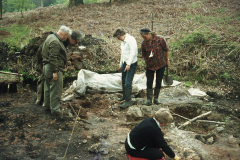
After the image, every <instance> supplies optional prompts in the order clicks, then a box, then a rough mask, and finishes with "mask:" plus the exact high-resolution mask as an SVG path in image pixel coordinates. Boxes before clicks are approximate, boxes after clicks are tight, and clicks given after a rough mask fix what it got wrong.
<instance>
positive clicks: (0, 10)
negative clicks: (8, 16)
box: [0, 0, 2, 20]
mask: <svg viewBox="0 0 240 160" xmlns="http://www.w3.org/2000/svg"><path fill="white" fill-rule="evenodd" d="M0 12H1V17H0V20H2V0H0Z"/></svg>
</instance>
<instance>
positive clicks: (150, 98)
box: [143, 89, 153, 106]
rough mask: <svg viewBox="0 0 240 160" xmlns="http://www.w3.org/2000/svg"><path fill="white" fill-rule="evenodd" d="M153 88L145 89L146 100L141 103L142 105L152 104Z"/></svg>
mask: <svg viewBox="0 0 240 160" xmlns="http://www.w3.org/2000/svg"><path fill="white" fill-rule="evenodd" d="M152 91H153V90H152V89H147V101H146V102H145V103H143V105H147V106H151V105H152V96H153V92H152Z"/></svg>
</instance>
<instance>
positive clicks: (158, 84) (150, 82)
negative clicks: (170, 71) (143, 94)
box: [146, 66, 165, 89]
mask: <svg viewBox="0 0 240 160" xmlns="http://www.w3.org/2000/svg"><path fill="white" fill-rule="evenodd" d="M164 71H165V66H164V67H162V68H160V69H159V70H156V86H155V88H156V89H161V87H162V79H163V74H164ZM154 72H155V71H152V70H149V69H147V70H146V76H147V89H152V86H153V79H154Z"/></svg>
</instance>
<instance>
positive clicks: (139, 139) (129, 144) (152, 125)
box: [125, 108, 180, 160]
mask: <svg viewBox="0 0 240 160" xmlns="http://www.w3.org/2000/svg"><path fill="white" fill-rule="evenodd" d="M172 120H173V117H172V115H171V113H170V112H169V110H168V109H165V108H161V109H159V110H158V111H157V112H156V113H155V115H154V117H152V118H146V119H144V120H143V121H142V122H140V123H139V124H138V125H137V126H136V127H135V128H134V129H133V130H132V131H131V132H130V133H129V134H128V136H127V139H126V141H125V148H126V151H127V153H128V154H129V155H131V156H132V157H138V158H146V159H150V160H157V159H162V158H163V156H164V154H163V153H162V152H161V151H159V149H162V151H163V152H165V153H166V154H167V155H168V156H169V157H171V158H173V159H174V160H180V158H179V157H178V156H176V155H175V153H174V152H173V150H172V149H171V148H170V147H169V146H168V145H167V143H166V142H165V140H164V138H163V133H162V131H161V127H163V126H166V125H167V123H169V122H171V121H172ZM157 148H158V149H157Z"/></svg>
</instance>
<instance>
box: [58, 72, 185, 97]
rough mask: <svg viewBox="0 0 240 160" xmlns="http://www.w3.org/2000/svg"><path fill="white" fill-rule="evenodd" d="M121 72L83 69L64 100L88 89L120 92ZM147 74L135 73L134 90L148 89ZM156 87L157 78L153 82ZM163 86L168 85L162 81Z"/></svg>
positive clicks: (176, 83)
mask: <svg viewBox="0 0 240 160" xmlns="http://www.w3.org/2000/svg"><path fill="white" fill-rule="evenodd" d="M121 75H122V74H121V73H114V74H98V73H95V72H92V71H88V70H85V69H81V70H80V72H79V73H78V79H77V80H75V81H73V84H72V85H71V86H70V88H69V89H67V90H66V91H65V92H64V94H63V96H62V100H63V101H67V100H71V99H74V98H75V97H79V96H83V95H85V93H86V90H88V91H91V92H96V93H97V92H109V93H113V92H120V91H122V80H121ZM146 81H147V78H146V75H145V73H142V74H135V75H134V79H133V84H132V86H133V88H132V92H135V93H136V92H139V91H140V90H143V89H146ZM180 83H181V82H178V81H173V84H172V85H171V86H176V85H178V84H180ZM153 84H154V85H153V87H155V79H154V83H153ZM162 87H166V86H165V85H164V84H163V83H162Z"/></svg>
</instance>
